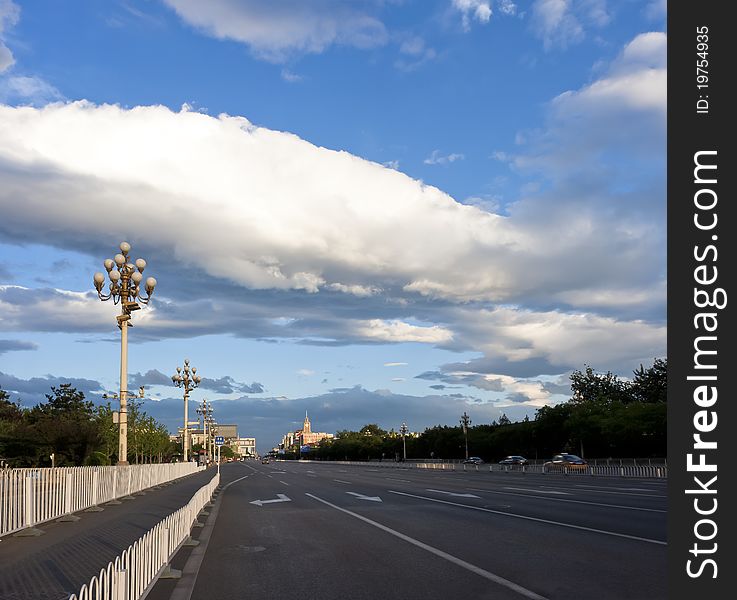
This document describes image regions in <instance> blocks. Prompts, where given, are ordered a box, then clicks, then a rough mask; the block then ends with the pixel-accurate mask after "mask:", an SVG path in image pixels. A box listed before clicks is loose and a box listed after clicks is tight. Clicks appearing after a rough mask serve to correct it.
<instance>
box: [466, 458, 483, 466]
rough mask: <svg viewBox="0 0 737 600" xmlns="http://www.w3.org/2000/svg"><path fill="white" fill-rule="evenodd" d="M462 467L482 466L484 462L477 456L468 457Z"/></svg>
mask: <svg viewBox="0 0 737 600" xmlns="http://www.w3.org/2000/svg"><path fill="white" fill-rule="evenodd" d="M463 464H464V465H482V464H484V461H483V459H482V458H479V457H478V456H469V457H468V458H467V459H466V460H464V461H463Z"/></svg>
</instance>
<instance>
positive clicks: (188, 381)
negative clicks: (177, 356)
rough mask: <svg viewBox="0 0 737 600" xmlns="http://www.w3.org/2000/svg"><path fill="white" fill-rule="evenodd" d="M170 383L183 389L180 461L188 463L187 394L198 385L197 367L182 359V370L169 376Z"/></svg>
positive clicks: (199, 378)
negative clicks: (182, 427)
mask: <svg viewBox="0 0 737 600" xmlns="http://www.w3.org/2000/svg"><path fill="white" fill-rule="evenodd" d="M171 380H172V383H173V384H174V385H175V386H177V387H178V388H182V389H184V429H183V430H182V454H183V456H182V459H183V460H184V462H187V461H189V435H188V433H189V410H188V409H189V393H190V392H191V391H192V390H193V389H195V388H196V387H197V386H198V385H200V381H202V378H201V377H200V376H199V375H197V367H190V366H189V359H188V358H185V359H184V368H182V367H177V372H176V374H175V375H172V376H171Z"/></svg>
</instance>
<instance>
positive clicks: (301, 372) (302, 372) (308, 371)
mask: <svg viewBox="0 0 737 600" xmlns="http://www.w3.org/2000/svg"><path fill="white" fill-rule="evenodd" d="M314 374H315V372H314V371H312V370H311V369H299V370H298V371H297V375H302V376H303V377H311V376H312V375H314Z"/></svg>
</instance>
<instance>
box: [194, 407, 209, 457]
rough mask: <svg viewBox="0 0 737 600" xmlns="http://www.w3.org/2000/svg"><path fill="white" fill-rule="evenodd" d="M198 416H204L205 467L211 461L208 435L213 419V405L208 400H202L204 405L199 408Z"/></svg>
mask: <svg viewBox="0 0 737 600" xmlns="http://www.w3.org/2000/svg"><path fill="white" fill-rule="evenodd" d="M197 414H200V415H202V436H203V439H202V442H203V444H202V445H203V446H204V447H205V465H207V463H208V462H209V460H210V436H209V435H208V433H207V425H208V423H209V422H210V420H211V418H212V417H211V415H212V405H210V404H208V402H207V398H203V399H202V403H201V404H200V406H199V407H198V408H197Z"/></svg>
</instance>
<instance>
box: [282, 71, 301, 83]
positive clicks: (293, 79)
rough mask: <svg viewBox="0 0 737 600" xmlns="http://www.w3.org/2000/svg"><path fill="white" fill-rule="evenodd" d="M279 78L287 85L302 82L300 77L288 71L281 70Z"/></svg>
mask: <svg viewBox="0 0 737 600" xmlns="http://www.w3.org/2000/svg"><path fill="white" fill-rule="evenodd" d="M281 78H282V79H283V80H284V81H287V82H289V83H298V82H300V81H303V80H304V77H302V75H297V73H293V72H292V71H290V70H289V69H282V71H281Z"/></svg>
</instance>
